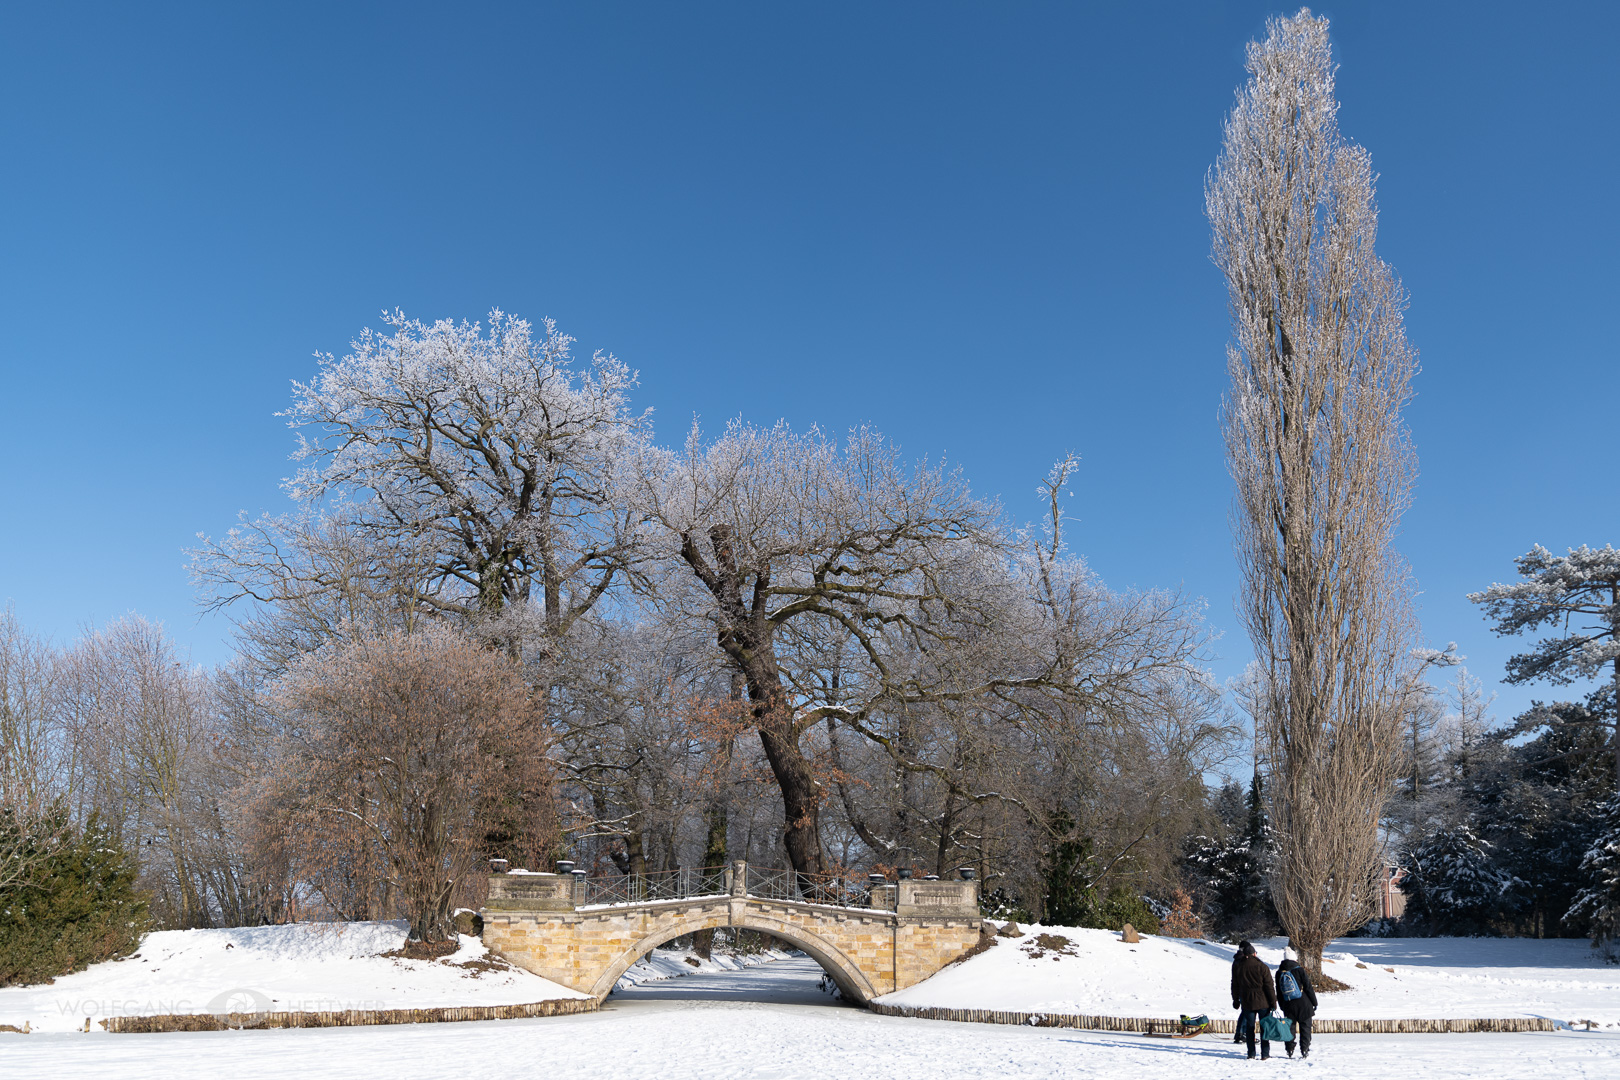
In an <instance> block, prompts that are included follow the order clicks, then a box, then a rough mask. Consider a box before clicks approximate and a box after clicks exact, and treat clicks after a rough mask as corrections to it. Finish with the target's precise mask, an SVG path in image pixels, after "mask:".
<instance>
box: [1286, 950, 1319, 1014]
mask: <svg viewBox="0 0 1620 1080" xmlns="http://www.w3.org/2000/svg"><path fill="white" fill-rule="evenodd" d="M1285 971H1292V972H1293V973H1294V979H1295V981H1297V982H1298V983H1299V989H1300V995H1299V997H1297V998H1295V999H1294V1000H1293V1001H1284V1000H1283V986H1282V976H1283V972H1285ZM1277 1004H1279V1005H1281V1006H1282V1011H1283V1015H1284V1016H1286V1017H1288V1018H1290V1019H1292V1020H1304V1019H1307V1018H1309V1017H1312V1016H1315V1015H1316V988H1315V987H1314V986H1312V985H1311V977H1310V976H1309V975H1307V974H1306V973H1305V969H1304V968H1302V967H1300V966H1299V964H1298V963H1296V962H1294V961H1293V960H1284V961H1283V962H1282V963H1280V964H1278V965H1277Z"/></svg>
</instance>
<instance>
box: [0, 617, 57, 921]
mask: <svg viewBox="0 0 1620 1080" xmlns="http://www.w3.org/2000/svg"><path fill="white" fill-rule="evenodd" d="M56 677H57V663H56V657H55V654H54V653H53V652H52V650H51V649H50V648H49V646H47V645H46V644H45V643H44V642H42V641H40V640H38V639H36V638H33V637H31V636H30V635H29V634H28V632H27V631H26V630H24V629H23V627H22V624H21V623H20V622H18V621H17V616H16V613H15V612H14V611H12V610H11V609H10V608H9V607H8V608H6V609H5V610H4V611H0V889H7V888H11V887H13V886H17V885H26V884H28V882H29V881H30V880H31V875H32V872H33V870H34V868H35V866H37V864H38V863H39V862H40V861H41V860H42V859H43V858H44V857H45V855H46V854H47V853H48V852H49V851H50V850H51V846H52V843H53V840H54V838H55V836H56V835H57V834H59V833H60V831H61V829H62V825H61V821H62V820H63V819H62V816H61V815H59V814H52V813H51V812H50V811H51V809H52V807H53V805H54V804H55V803H56V802H57V800H58V798H59V797H60V795H61V794H62V788H61V781H62V779H63V775H62V774H63V772H64V769H63V767H62V765H63V747H62V740H61V738H60V731H59V730H58V726H57V724H56V722H55V711H54V701H53V698H54V696H55V691H56Z"/></svg>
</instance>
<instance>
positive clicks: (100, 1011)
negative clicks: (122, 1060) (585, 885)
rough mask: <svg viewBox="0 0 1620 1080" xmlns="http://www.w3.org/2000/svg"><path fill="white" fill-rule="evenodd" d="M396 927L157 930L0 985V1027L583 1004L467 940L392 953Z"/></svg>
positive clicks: (399, 938)
mask: <svg viewBox="0 0 1620 1080" xmlns="http://www.w3.org/2000/svg"><path fill="white" fill-rule="evenodd" d="M405 938H406V924H405V923H403V922H362V923H296V924H293V925H290V926H251V927H240V928H236V929H231V930H162V931H158V932H155V933H151V934H148V935H147V936H146V938H145V939H144V940H143V941H142V942H141V947H140V949H139V951H138V952H136V954H135V955H133V956H130V957H126V958H125V959H123V960H113V961H108V962H107V963H103V964H95V965H93V966H92V967H90V968H88V969H86V970H84V971H81V972H78V973H76V974H73V975H64V976H62V977H61V978H59V979H57V980H56V981H55V982H54V983H51V984H49V985H39V986H12V987H4V988H0V1024H10V1025H13V1026H15V1027H19V1028H20V1027H23V1026H24V1025H25V1024H26V1025H28V1026H30V1027H31V1028H32V1029H33V1030H34V1031H70V1030H78V1029H82V1028H83V1026H84V1022H85V1018H86V1017H88V1018H89V1019H90V1021H91V1030H92V1031H100V1030H101V1028H100V1026H99V1025H98V1024H97V1023H96V1021H98V1020H103V1019H105V1018H107V1017H109V1016H153V1015H160V1014H165V1013H179V1014H206V1013H226V1012H259V1011H274V1012H322V1011H327V1010H341V1009H400V1008H414V1009H428V1008H454V1007H458V1006H466V1005H527V1004H531V1003H533V1002H537V1001H547V1000H551V999H554V998H583V997H585V996H587V995H585V994H580V993H577V992H576V991H573V990H570V989H568V988H567V987H564V986H559V985H557V984H556V983H554V982H551V981H550V980H549V979H542V978H540V977H539V976H538V975H531V974H530V973H529V972H527V971H523V970H521V969H519V968H514V967H511V966H509V965H507V964H506V963H504V962H503V961H500V960H498V959H495V958H493V957H491V956H490V955H489V954H488V952H487V951H486V950H485V948H484V945H483V943H482V942H481V941H479V940H478V939H477V938H475V937H466V936H463V937H462V938H461V939H460V946H461V947H460V948H459V949H458V950H457V951H456V952H455V953H453V954H451V955H449V956H445V957H442V958H440V959H437V960H411V959H406V958H404V957H400V956H389V955H386V954H388V953H391V952H394V951H396V950H398V949H399V948H401V947H402V946H403V945H404V944H405Z"/></svg>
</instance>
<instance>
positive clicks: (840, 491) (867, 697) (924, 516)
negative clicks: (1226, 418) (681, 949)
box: [637, 422, 1202, 874]
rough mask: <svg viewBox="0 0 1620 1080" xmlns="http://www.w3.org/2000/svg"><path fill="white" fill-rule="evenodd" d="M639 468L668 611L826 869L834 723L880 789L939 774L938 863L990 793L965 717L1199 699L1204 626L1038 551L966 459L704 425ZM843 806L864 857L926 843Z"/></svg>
mask: <svg viewBox="0 0 1620 1080" xmlns="http://www.w3.org/2000/svg"><path fill="white" fill-rule="evenodd" d="M640 470H641V471H640V476H639V480H638V496H637V498H638V513H641V514H643V515H644V516H645V517H646V518H647V519H648V520H649V521H650V522H652V523H654V524H653V531H654V536H655V537H656V539H655V542H654V546H653V548H652V551H653V553H654V555H655V556H656V557H657V558H658V559H659V560H660V566H661V568H662V570H661V573H660V576H659V577H658V579H657V580H656V582H655V586H656V588H657V590H658V594H659V597H660V602H661V606H662V607H663V609H664V610H665V612H666V613H670V614H672V615H679V616H681V617H684V618H685V619H686V620H687V621H688V622H689V623H690V624H691V625H694V626H701V627H704V628H705V629H707V631H708V632H709V634H711V635H712V637H711V639H710V640H712V641H713V642H714V643H715V645H716V646H717V647H718V649H719V651H720V652H721V654H723V656H724V658H725V662H726V663H727V664H728V665H729V667H730V668H731V669H732V670H733V671H734V672H735V673H737V674H738V675H739V676H741V678H742V681H743V684H744V687H745V690H746V696H747V703H748V709H749V713H750V716H751V723H752V727H753V729H754V732H755V734H757V736H758V738H759V740H760V742H761V745H762V747H763V750H764V754H765V758H766V759H767V761H768V762H769V767H770V770H771V773H772V776H773V778H774V779H775V781H776V785H777V787H778V789H779V791H780V793H781V796H782V809H783V833H782V841H783V847H784V849H785V852H786V855H787V857H788V859H789V861H790V862H791V864H792V866H793V868H794V869H795V870H798V871H800V872H801V873H806V874H809V873H815V872H818V871H820V870H821V869H822V868H823V866H824V863H825V854H824V851H823V847H822V844H823V837H822V830H821V820H822V815H823V800H824V798H825V797H826V796H827V795H828V794H829V788H830V787H832V788H835V787H836V786H837V776H836V774H837V773H843V772H844V771H845V769H844V768H843V767H840V766H836V765H835V766H834V768H833V770H832V771H830V772H827V773H823V772H822V766H821V765H818V763H817V761H816V753H815V750H816V746H817V744H818V741H819V740H822V739H825V740H826V743H825V746H826V750H827V754H826V764H827V765H833V763H834V761H835V759H836V757H837V755H838V754H839V753H843V754H845V755H846V757H847V756H848V755H852V754H853V749H852V748H851V747H848V746H846V747H842V749H840V746H839V745H838V743H837V742H836V740H838V739H840V738H841V737H843V738H848V739H850V740H852V741H853V742H858V743H859V744H861V745H862V746H866V747H872V748H876V753H877V755H878V756H879V757H880V759H882V760H883V761H885V762H886V763H887V764H888V766H889V767H890V768H891V769H892V772H891V775H890V776H889V777H887V778H885V783H886V784H887V783H894V785H895V787H896V788H897V789H899V788H904V787H905V786H906V785H907V784H908V783H910V781H911V779H912V778H924V777H925V778H931V779H932V780H933V781H937V782H938V783H939V784H940V785H941V786H942V788H943V789H944V794H945V795H946V796H947V797H946V798H945V800H944V801H945V806H944V807H942V808H941V809H940V811H938V812H939V814H940V817H941V819H942V827H936V826H930V827H928V831H930V832H933V833H934V836H935V837H936V838H938V842H939V844H940V845H941V848H942V850H940V851H939V857H941V858H943V857H944V855H945V854H946V852H948V851H949V849H950V847H951V846H952V845H953V841H952V840H951V837H952V836H953V835H955V834H956V833H957V832H958V831H959V830H958V828H957V827H956V826H955V825H953V824H952V820H953V819H955V820H960V819H961V818H962V817H963V816H964V814H965V811H966V810H970V809H971V807H972V805H973V804H974V803H975V802H977V801H979V800H985V799H993V798H997V797H998V796H997V794H996V792H997V788H988V789H987V788H984V787H978V786H976V785H970V784H969V783H967V781H966V780H965V779H964V778H965V776H967V775H971V774H969V773H968V772H967V771H966V769H965V768H964V764H965V763H964V762H963V761H962V760H961V759H955V760H953V755H951V754H950V753H949V752H948V748H949V747H950V746H952V745H953V744H954V745H956V746H958V747H959V748H961V749H962V750H964V751H966V750H968V747H967V746H965V745H963V744H962V743H959V742H955V740H954V737H953V736H954V734H955V733H957V732H962V731H966V730H972V729H974V728H976V727H978V726H979V725H984V724H989V725H996V724H1000V723H1006V724H1008V725H1009V727H1010V728H1011V727H1012V726H1013V725H1016V724H1018V723H1023V722H1027V723H1029V724H1031V725H1033V724H1036V723H1040V724H1042V725H1047V726H1049V727H1050V728H1051V729H1053V730H1054V731H1056V732H1062V733H1072V734H1073V736H1074V738H1076V739H1078V738H1083V736H1084V733H1085V732H1086V731H1087V730H1089V729H1091V728H1093V727H1098V726H1103V725H1107V724H1117V725H1119V726H1121V727H1127V726H1131V725H1134V724H1144V723H1146V722H1147V721H1146V720H1145V719H1143V718H1150V717H1158V716H1165V715H1172V716H1180V715H1185V712H1187V711H1191V712H1196V711H1197V710H1196V709H1194V710H1182V709H1181V708H1180V705H1179V704H1177V700H1178V690H1179V689H1184V688H1185V687H1186V684H1188V683H1194V684H1196V683H1197V681H1198V680H1197V677H1196V672H1194V671H1193V670H1192V668H1191V667H1190V662H1191V661H1192V660H1193V659H1194V658H1195V657H1196V655H1197V653H1198V649H1199V648H1200V646H1201V643H1202V631H1201V629H1200V628H1199V627H1198V626H1197V622H1196V619H1195V618H1191V617H1189V613H1188V612H1187V611H1186V610H1185V608H1184V605H1183V604H1182V603H1181V602H1180V601H1179V599H1177V598H1173V597H1162V596H1153V595H1149V596H1145V597H1134V598H1119V597H1115V596H1113V595H1111V594H1109V593H1108V592H1107V591H1106V590H1104V589H1102V588H1101V587H1100V585H1099V584H1098V583H1097V582H1096V580H1095V579H1094V577H1093V576H1092V575H1091V574H1090V573H1089V572H1088V571H1086V570H1085V568H1084V566H1083V564H1081V563H1079V562H1078V561H1077V560H1073V559H1068V558H1058V557H1057V555H1058V554H1060V552H1059V551H1058V547H1057V545H1056V543H1055V540H1054V547H1053V548H1052V549H1050V555H1051V557H1050V558H1048V557H1046V556H1043V557H1041V558H1039V559H1036V558H1033V557H1032V556H1031V553H1030V551H1029V549H1028V547H1027V546H1026V545H1024V544H1023V543H1022V542H1021V540H1020V539H1019V538H1018V537H1016V536H1014V535H1011V534H1010V533H1009V531H1008V530H1006V529H1005V528H1004V527H1003V526H1002V524H1001V522H1000V521H999V519H998V515H997V513H996V511H995V508H994V507H992V506H990V505H988V504H985V503H983V502H981V501H980V500H978V499H976V498H974V497H973V496H972V494H971V492H970V491H969V489H968V487H967V484H966V482H965V480H964V479H963V478H962V477H961V476H960V475H958V474H956V473H954V472H951V471H949V470H946V469H944V468H941V467H939V466H937V465H933V464H930V463H927V462H923V463H920V464H913V463H911V462H908V461H906V460H904V459H903V458H902V457H901V456H900V454H899V452H898V450H897V448H895V447H894V446H893V444H891V443H889V442H888V441H887V440H885V439H884V438H883V437H882V436H881V435H879V434H877V433H876V432H872V431H868V430H859V431H855V432H852V433H851V434H850V436H849V437H848V439H847V440H844V441H839V440H834V439H830V438H828V437H826V436H825V435H823V434H822V433H821V432H820V431H817V430H811V431H809V432H795V431H792V430H791V429H789V428H788V427H787V426H786V425H783V424H778V425H776V426H774V427H770V428H759V427H754V426H752V425H748V424H745V423H741V422H735V423H732V424H730V425H728V427H727V428H726V430H725V431H724V432H723V433H722V434H721V435H720V436H718V437H717V438H713V439H710V438H706V437H705V436H704V435H703V433H702V432H701V431H699V430H698V429H697V428H696V427H694V429H693V431H692V433H691V435H690V437H689V439H688V441H687V444H686V446H685V448H684V450H683V451H681V452H653V451H649V452H648V453H647V454H646V455H645V457H644V458H643V460H642V462H641V466H640ZM1193 696H1194V697H1196V696H1197V695H1196V693H1194V694H1193ZM1193 726H1195V727H1196V726H1198V725H1196V724H1195V725H1193ZM1172 730H1179V729H1177V728H1176V725H1175V724H1174V723H1171V724H1170V725H1167V728H1166V730H1165V734H1169V733H1170V732H1171V731H1172ZM1068 737H1069V736H1068V735H1067V734H1065V735H1064V736H1063V738H1065V739H1067V738H1068ZM1179 738H1180V736H1179V735H1177V736H1174V737H1173V738H1172V741H1173V742H1174V741H1177V740H1179ZM1194 738H1195V740H1196V739H1199V738H1202V736H1197V735H1195V736H1194ZM974 741H975V742H976V741H977V740H974ZM1032 743H1033V740H1032ZM941 750H946V751H947V752H944V753H940V751H941ZM977 753H978V751H974V756H977ZM936 755H937V756H936ZM846 764H847V761H846ZM823 775H826V779H827V780H828V781H832V783H831V784H825V783H824V782H823V779H822V776H823ZM918 786H919V787H920V786H921V785H920V784H919V785H918ZM841 802H843V803H844V805H843V807H842V808H843V809H844V810H845V812H846V814H847V815H848V817H849V823H850V825H851V826H852V827H853V828H855V829H856V831H857V833H858V835H860V836H861V837H862V839H863V841H864V842H866V843H867V846H868V847H869V848H871V849H872V850H873V852H874V853H875V854H880V855H881V856H883V857H884V858H886V859H889V858H894V859H898V858H902V857H903V858H905V859H906V861H907V863H908V864H909V862H910V859H911V858H912V857H914V856H918V855H921V854H922V853H921V852H920V851H918V850H917V845H916V843H915V832H914V831H913V830H911V829H910V827H909V825H906V824H905V823H904V822H902V826H903V828H902V829H901V830H899V831H903V832H907V833H910V835H907V836H904V837H899V836H895V835H893V834H890V835H888V836H883V835H880V834H879V833H878V832H877V831H876V830H875V829H874V828H872V827H871V825H872V824H873V823H874V822H875V820H876V815H873V816H872V817H868V816H867V815H866V814H865V813H863V812H862V811H861V808H860V807H858V806H856V805H855V803H854V801H853V800H841ZM901 809H907V810H910V809H915V808H914V807H901ZM1035 816H1037V817H1038V816H1040V815H1035ZM917 831H921V830H917ZM930 861H933V860H932V859H931V860H930Z"/></svg>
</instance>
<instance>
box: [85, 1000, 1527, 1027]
mask: <svg viewBox="0 0 1620 1080" xmlns="http://www.w3.org/2000/svg"><path fill="white" fill-rule="evenodd" d="M868 1008H870V1009H871V1010H872V1011H873V1012H875V1013H878V1014H879V1015H882V1016H901V1017H909V1018H911V1019H916V1020H954V1021H959V1022H963V1023H970V1024H1012V1025H1016V1026H1022V1027H1046V1028H1077V1029H1081V1030H1086V1031H1122V1032H1134V1033H1136V1034H1148V1033H1155V1032H1156V1033H1160V1034H1164V1033H1169V1032H1174V1031H1178V1030H1180V1024H1179V1023H1178V1022H1177V1021H1175V1020H1167V1019H1162V1018H1157V1017H1143V1016H1087V1015H1084V1014H1080V1013H1047V1012H1012V1011H1004V1010H1000V1009H942V1008H909V1007H906V1006H900V1005H884V1004H882V1003H879V1002H873V1003H872V1004H870V1005H869V1006H868ZM596 1010H597V1002H596V999H594V998H558V999H555V1000H552V1001H536V1002H533V1003H531V1004H528V1005H468V1006H461V1007H459V1008H442V1009H343V1010H334V1011H331V1012H254V1013H229V1014H226V1015H220V1014H217V1013H196V1014H191V1013H169V1014H164V1015H160V1016H109V1017H108V1018H107V1019H105V1020H103V1021H101V1026H102V1027H104V1028H106V1029H107V1030H108V1031H110V1032H113V1033H115V1034H144V1033H152V1032H167V1031H234V1030H239V1029H247V1030H262V1029H266V1028H326V1027H375V1026H379V1025H385V1024H444V1023H456V1022H459V1021H466V1020H524V1019H528V1018H530V1017H535V1016H565V1015H568V1014H570V1013H587V1012H595V1011H596ZM1205 1030H1206V1031H1207V1032H1209V1033H1211V1034H1215V1035H1230V1034H1232V1033H1233V1031H1234V1030H1235V1022H1234V1021H1232V1020H1212V1021H1210V1024H1209V1027H1208V1028H1206V1029H1205ZM1311 1030H1312V1032H1313V1033H1314V1034H1316V1035H1448V1034H1449V1035H1456V1034H1478V1033H1484V1032H1527V1031H1556V1030H1558V1023H1557V1021H1554V1020H1549V1019H1547V1018H1546V1017H1541V1016H1534V1017H1523V1016H1519V1017H1507V1018H1502V1019H1452V1020H1332V1019H1325V1018H1318V1019H1317V1020H1316V1021H1315V1023H1313V1024H1312V1025H1311Z"/></svg>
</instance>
